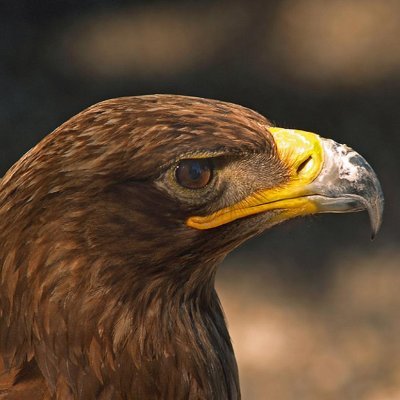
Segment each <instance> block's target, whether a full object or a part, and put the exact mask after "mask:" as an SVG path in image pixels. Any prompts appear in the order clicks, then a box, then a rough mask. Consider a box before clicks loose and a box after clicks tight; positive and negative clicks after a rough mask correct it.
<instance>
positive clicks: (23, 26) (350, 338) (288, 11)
mask: <svg viewBox="0 0 400 400" xmlns="http://www.w3.org/2000/svg"><path fill="white" fill-rule="evenodd" d="M399 15H400V2H399V1H397V0H363V1H360V0H330V1H324V0H279V1H278V0H276V1H274V0H271V1H263V2H262V1H261V2H257V1H254V2H253V1H252V2H250V1H248V2H244V1H243V2H238V1H227V0H225V1H223V0H220V1H202V2H199V1H172V0H171V1H151V2H150V1H123V0H96V1H95V0H88V1H80V0H65V1H53V0H42V1H30V0H14V1H9V2H2V3H1V5H0V88H1V92H0V93H1V96H0V126H1V130H0V143H1V146H0V172H1V174H3V173H4V172H5V171H6V170H7V169H8V168H9V167H10V166H11V165H12V164H13V163H14V162H15V161H16V160H17V159H18V158H19V157H20V156H21V155H22V154H23V153H24V152H25V151H26V150H28V149H29V148H30V147H32V146H33V145H34V144H36V143H37V142H38V141H39V140H40V139H41V138H42V137H44V136H45V135H46V134H47V133H49V132H50V131H52V130H53V129H54V128H55V127H57V126H58V125H59V124H60V123H62V122H63V121H65V120H66V119H67V118H69V117H70V116H72V115H74V114H75V113H77V112H79V111H80V110H81V109H83V108H84V107H86V106H89V105H91V104H93V103H95V102H97V101H100V100H103V99H106V98H111V97H117V96H126V95H139V94H147V93H177V94H187V95H194V96H202V97H211V98H217V99H221V100H226V101H231V102H236V103H239V104H242V105H244V106H248V107H250V108H253V109H255V110H257V111H259V112H260V113H262V114H264V115H266V116H267V117H269V118H270V119H271V120H272V121H274V122H275V123H276V124H278V125H281V126H286V127H296V128H298V129H304V130H310V131H314V132H318V133H320V134H321V135H323V136H327V137H331V138H333V139H335V140H336V141H339V142H342V143H347V144H349V145H350V146H352V147H354V148H355V149H357V150H358V151H359V152H360V153H361V154H363V155H364V156H365V157H366V158H367V160H369V161H370V163H371V164H372V166H373V167H374V169H375V170H376V172H377V174H378V176H379V177H380V179H381V182H382V185H383V188H384V192H385V197H386V210H385V215H384V224H383V227H382V230H381V232H380V234H379V235H378V237H377V239H376V240H375V241H374V242H371V241H370V240H369V226H368V218H367V215H366V214H365V213H362V214H353V215H336V216H332V215H324V216H318V217H312V218H308V219H303V220H296V221H291V222H289V223H286V224H284V225H282V226H280V227H277V228H275V229H274V230H272V231H270V232H267V233H265V234H264V235H262V236H261V237H259V238H256V239H254V240H252V241H250V242H248V243H246V244H245V245H244V246H242V247H241V248H240V249H238V250H237V251H235V252H234V253H233V254H231V255H230V256H229V257H228V258H227V259H226V261H225V262H224V264H223V265H222V266H221V268H220V272H219V275H218V288H219V292H220V294H221V300H222V303H223V305H224V307H225V311H226V314H227V319H228V322H229V325H230V331H231V334H232V338H233V341H234V346H235V349H236V353H237V358H238V362H239V365H240V374H241V383H242V390H243V398H244V399H247V400H249V399H257V400H259V399H260V400H261V399H273V400H292V399H307V400H313V399H328V400H329V399H366V400H395V399H400V318H399V314H400V248H399V243H400V230H399V223H400V211H399V204H400V201H399V200H400V161H399V156H398V152H399V149H400V132H399V131H400V111H399V108H400V91H399V89H400V39H399V38H400V22H399Z"/></svg>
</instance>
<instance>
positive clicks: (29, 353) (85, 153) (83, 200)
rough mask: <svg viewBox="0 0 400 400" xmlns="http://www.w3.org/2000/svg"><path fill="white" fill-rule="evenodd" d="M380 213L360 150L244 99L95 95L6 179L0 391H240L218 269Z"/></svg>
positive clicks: (53, 395)
mask: <svg viewBox="0 0 400 400" xmlns="http://www.w3.org/2000/svg"><path fill="white" fill-rule="evenodd" d="M382 208H383V197H382V192H381V189H380V185H379V182H378V180H377V178H376V175H375V173H374V172H373V170H372V169H371V167H370V166H369V165H368V164H367V162H366V161H365V160H364V159H363V158H362V157H361V156H360V155H359V154H357V153H356V152H355V151H353V150H352V149H350V148H348V147H346V146H344V145H340V144H337V143H335V142H334V141H332V140H327V139H323V138H321V137H320V136H318V135H316V134H313V133H309V132H304V131H299V130H292V129H284V128H278V127H275V126H272V125H271V123H270V122H269V121H268V120H267V119H266V118H264V117H263V116H261V115H259V114H258V113H256V112H255V111H252V110H249V109H247V108H244V107H241V106H238V105H235V104H230V103H225V102H221V101H215V100H207V99H201V98H194V97H186V96H175V95H148V96H138V97H125V98H118V99H113V100H108V101H104V102H101V103H99V104H96V105H94V106H92V107H90V108H88V109H86V110H84V111H83V112H81V113H80V114H78V115H76V116H75V117H73V118H71V119H70V120H68V121H67V122H65V123H64V124H62V125H61V126H60V127H59V128H57V129H56V130H55V131H54V132H52V133H51V134H50V135H48V136H47V137H46V138H45V139H43V140H42V141H41V142H40V143H39V144H38V145H37V146H36V147H34V148H33V149H32V150H30V151H29V152H28V153H27V154H26V155H25V156H23V157H22V158H21V159H20V160H19V161H18V162H17V163H16V164H15V165H14V166H13V167H12V168H11V169H10V170H9V171H8V172H7V173H6V175H5V176H4V177H3V178H2V180H1V181H0V277H1V279H0V399H2V400H4V399H7V400H11V399H30V400H38V399H63V400H69V399H84V400H91V399H101V400H106V399H114V400H127V399H134V400H156V399H157V400H158V399H177V400H179V399H218V400H224V399H239V398H240V388H239V379H238V370H237V366H236V361H235V357H234V353H233V349H232V345H231V341H230V338H229V334H228V330H227V327H226V325H225V320H224V315H223V311H222V308H221V304H220V302H219V299H218V296H217V293H216V291H215V288H214V278H215V274H216V267H217V265H218V264H219V263H220V262H221V260H222V259H223V258H224V257H225V256H226V254H227V253H228V252H230V251H231V250H233V249H234V248H236V247H237V246H238V245H240V244H241V243H242V242H244V241H245V240H247V239H249V238H250V237H252V236H254V235H256V234H258V233H260V232H262V231H264V230H266V229H268V228H270V227H272V226H273V225H276V224H278V223H280V222H282V221H285V220H287V219H290V218H293V217H297V216H304V215H309V214H315V213H325V212H335V213H342V212H350V211H360V210H364V209H366V210H368V212H369V215H370V220H371V223H372V231H373V234H375V233H376V231H377V230H378V228H379V225H380V222H381V214H382ZM260 351H266V352H267V351H268V349H260Z"/></svg>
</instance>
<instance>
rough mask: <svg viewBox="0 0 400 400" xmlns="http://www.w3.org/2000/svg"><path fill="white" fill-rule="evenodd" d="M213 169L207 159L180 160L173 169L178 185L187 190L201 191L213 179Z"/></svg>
mask: <svg viewBox="0 0 400 400" xmlns="http://www.w3.org/2000/svg"><path fill="white" fill-rule="evenodd" d="M213 172H214V167H213V165H212V161H211V160H210V159H208V158H194V159H186V160H181V161H180V162H179V164H178V165H177V167H176V169H175V179H176V181H177V182H178V184H179V185H180V186H182V187H184V188H187V189H202V188H204V187H206V186H207V185H208V184H209V183H210V182H211V179H212V177H213Z"/></svg>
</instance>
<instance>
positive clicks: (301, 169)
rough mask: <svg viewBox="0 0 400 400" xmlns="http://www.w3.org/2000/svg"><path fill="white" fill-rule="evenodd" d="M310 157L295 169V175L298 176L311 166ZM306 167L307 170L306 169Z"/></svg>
mask: <svg viewBox="0 0 400 400" xmlns="http://www.w3.org/2000/svg"><path fill="white" fill-rule="evenodd" d="M312 161H313V159H312V157H311V156H308V157H307V158H306V159H305V160H304V161H303V162H302V163H301V164H300V165H299V166H298V167H297V174H298V175H300V174H301V173H302V172H304V171H305V170H307V169H308V168H309V167H310V166H311V165H312ZM307 167H308V168H307Z"/></svg>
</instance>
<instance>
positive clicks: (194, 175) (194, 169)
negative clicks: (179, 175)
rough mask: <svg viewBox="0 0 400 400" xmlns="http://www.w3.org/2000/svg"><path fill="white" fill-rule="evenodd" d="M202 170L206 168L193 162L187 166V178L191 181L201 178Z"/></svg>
mask: <svg viewBox="0 0 400 400" xmlns="http://www.w3.org/2000/svg"><path fill="white" fill-rule="evenodd" d="M204 168H206V166H204V165H201V164H200V163H199V162H198V161H194V162H192V163H191V165H190V166H189V176H190V178H191V179H192V180H193V181H197V180H199V179H200V178H201V174H202V173H203V170H204Z"/></svg>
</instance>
